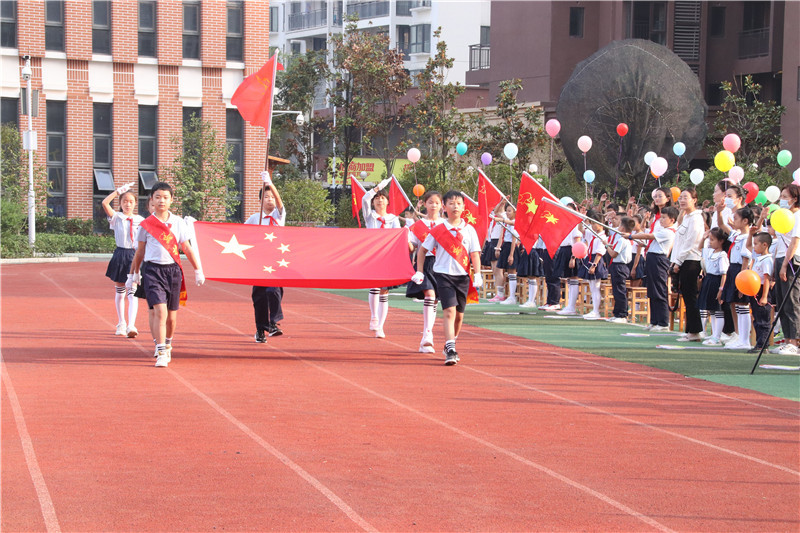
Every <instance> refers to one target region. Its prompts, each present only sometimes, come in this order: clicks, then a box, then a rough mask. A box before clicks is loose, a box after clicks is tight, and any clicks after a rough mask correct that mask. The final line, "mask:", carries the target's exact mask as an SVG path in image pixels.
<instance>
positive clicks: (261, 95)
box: [231, 56, 283, 139]
mask: <svg viewBox="0 0 800 533" xmlns="http://www.w3.org/2000/svg"><path fill="white" fill-rule="evenodd" d="M278 70H283V65H281V64H280V63H278V58H277V57H276V56H272V57H271V58H269V61H267V62H266V63H264V66H263V67H261V68H260V69H259V70H258V72H256V73H254V74H251V75H249V76H247V77H246V78H245V79H244V81H242V83H241V84H239V87H237V88H236V92H234V93H233V96H232V97H231V103H232V104H233V105H235V106H236V107H237V108H238V109H239V113H240V114H241V115H242V118H244V119H245V120H246V121H247V122H249V123H250V124H252V125H253V126H261V127H262V128H264V131H266V132H267V139H269V136H270V129H271V126H272V101H273V98H274V96H275V91H273V88H274V87H275V76H276V75H275V72H276V71H278Z"/></svg>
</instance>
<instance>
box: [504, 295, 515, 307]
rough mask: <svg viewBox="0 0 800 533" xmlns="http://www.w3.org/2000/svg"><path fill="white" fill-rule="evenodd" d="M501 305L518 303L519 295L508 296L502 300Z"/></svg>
mask: <svg viewBox="0 0 800 533" xmlns="http://www.w3.org/2000/svg"><path fill="white" fill-rule="evenodd" d="M500 305H517V297H516V296H509V297H508V298H506V299H505V300H503V301H502V302H500Z"/></svg>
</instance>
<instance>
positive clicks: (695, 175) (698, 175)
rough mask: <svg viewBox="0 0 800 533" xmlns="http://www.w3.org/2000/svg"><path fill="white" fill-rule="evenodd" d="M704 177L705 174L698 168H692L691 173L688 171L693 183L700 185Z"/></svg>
mask: <svg viewBox="0 0 800 533" xmlns="http://www.w3.org/2000/svg"><path fill="white" fill-rule="evenodd" d="M704 177H705V174H703V171H702V170H700V169H699V168H696V169H694V170H692V172H691V173H689V179H690V180H691V181H692V183H694V184H695V185H700V184H701V183H703V178H704Z"/></svg>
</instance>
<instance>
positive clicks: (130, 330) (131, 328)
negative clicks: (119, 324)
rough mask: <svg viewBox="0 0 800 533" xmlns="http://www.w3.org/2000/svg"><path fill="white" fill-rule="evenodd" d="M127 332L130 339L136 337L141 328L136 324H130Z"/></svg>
mask: <svg viewBox="0 0 800 533" xmlns="http://www.w3.org/2000/svg"><path fill="white" fill-rule="evenodd" d="M125 333H126V334H127V335H128V338H129V339H135V338H136V336H137V335H138V334H139V330H138V329H136V326H128V328H127V329H126V330H125Z"/></svg>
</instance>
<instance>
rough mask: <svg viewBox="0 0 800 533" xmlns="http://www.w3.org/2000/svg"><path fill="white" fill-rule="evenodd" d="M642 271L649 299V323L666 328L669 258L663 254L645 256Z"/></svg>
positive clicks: (667, 318)
mask: <svg viewBox="0 0 800 533" xmlns="http://www.w3.org/2000/svg"><path fill="white" fill-rule="evenodd" d="M644 271H645V283H646V285H645V286H646V287H647V297H648V298H649V299H650V323H651V324H653V325H654V326H666V325H668V324H669V289H668V287H667V282H668V281H669V258H668V257H667V256H666V255H664V254H656V253H651V254H647V261H645V263H644Z"/></svg>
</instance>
